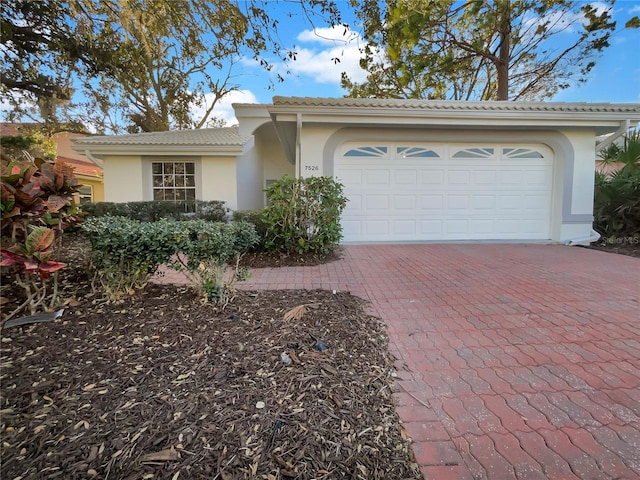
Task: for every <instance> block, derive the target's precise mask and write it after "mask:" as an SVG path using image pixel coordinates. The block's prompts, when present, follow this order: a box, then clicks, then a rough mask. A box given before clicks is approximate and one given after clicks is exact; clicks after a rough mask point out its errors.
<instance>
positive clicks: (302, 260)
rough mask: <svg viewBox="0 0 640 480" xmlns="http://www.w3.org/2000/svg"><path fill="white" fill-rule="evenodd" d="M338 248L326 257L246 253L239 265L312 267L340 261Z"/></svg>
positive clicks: (310, 254) (311, 254)
mask: <svg viewBox="0 0 640 480" xmlns="http://www.w3.org/2000/svg"><path fill="white" fill-rule="evenodd" d="M340 256H341V251H340V248H338V249H336V250H335V251H333V252H331V253H328V254H326V255H319V254H316V253H295V252H294V253H287V254H283V253H271V252H248V253H245V254H244V255H243V256H242V259H241V260H240V264H241V265H244V266H247V267H250V268H265V267H272V268H273V267H313V266H316V265H322V264H324V263H329V262H335V261H336V260H340Z"/></svg>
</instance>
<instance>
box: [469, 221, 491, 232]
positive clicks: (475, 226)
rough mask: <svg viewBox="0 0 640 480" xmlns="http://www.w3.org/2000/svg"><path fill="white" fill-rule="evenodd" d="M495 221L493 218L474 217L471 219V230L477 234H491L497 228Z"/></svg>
mask: <svg viewBox="0 0 640 480" xmlns="http://www.w3.org/2000/svg"><path fill="white" fill-rule="evenodd" d="M494 224H495V221H494V220H492V219H485V220H483V219H473V220H471V224H470V228H471V231H472V232H474V233H476V234H481V235H482V234H487V235H488V234H491V233H492V232H493V231H494V230H495V226H494Z"/></svg>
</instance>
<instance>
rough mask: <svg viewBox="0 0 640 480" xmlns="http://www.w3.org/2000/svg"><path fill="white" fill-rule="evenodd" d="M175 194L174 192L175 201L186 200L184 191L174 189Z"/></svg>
mask: <svg viewBox="0 0 640 480" xmlns="http://www.w3.org/2000/svg"><path fill="white" fill-rule="evenodd" d="M175 192H176V200H186V199H187V196H186V195H185V193H184V189H182V188H176V189H175Z"/></svg>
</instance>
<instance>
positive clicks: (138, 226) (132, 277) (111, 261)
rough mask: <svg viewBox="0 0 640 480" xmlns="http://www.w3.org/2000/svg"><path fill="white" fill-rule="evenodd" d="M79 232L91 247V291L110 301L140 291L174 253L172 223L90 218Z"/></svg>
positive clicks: (122, 218)
mask: <svg viewBox="0 0 640 480" xmlns="http://www.w3.org/2000/svg"><path fill="white" fill-rule="evenodd" d="M82 230H83V231H84V232H86V234H87V237H88V239H89V242H90V244H91V268H92V270H93V274H94V277H93V288H94V289H101V290H102V291H103V292H104V293H105V294H106V295H107V297H109V298H110V299H112V300H115V299H117V298H119V297H121V296H123V295H124V294H126V293H129V294H132V293H133V292H134V291H135V290H136V289H140V288H144V286H145V285H146V284H147V282H148V281H149V279H150V278H151V276H152V275H153V274H154V273H155V272H156V270H157V269H158V267H159V266H160V265H162V264H163V263H167V262H168V261H169V260H170V259H171V256H172V255H174V254H175V253H176V252H177V250H176V245H177V243H176V240H175V238H176V237H177V236H178V231H177V230H178V229H177V228H176V226H175V222H168V221H166V220H165V221H160V222H152V223H141V222H138V221H137V220H131V219H129V218H127V217H112V216H104V217H91V218H88V219H87V220H86V221H85V222H84V224H83V225H82Z"/></svg>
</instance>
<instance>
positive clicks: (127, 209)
mask: <svg viewBox="0 0 640 480" xmlns="http://www.w3.org/2000/svg"><path fill="white" fill-rule="evenodd" d="M82 208H83V209H84V210H85V211H86V212H87V213H88V214H89V215H90V216H95V217H100V216H104V215H110V216H114V217H116V216H122V217H128V218H130V219H132V220H137V221H139V222H157V221H158V220H161V219H167V220H196V219H199V220H208V221H210V222H224V221H226V219H227V213H228V209H227V208H226V207H225V205H224V202H222V201H219V200H212V201H203V200H196V201H195V202H169V201H164V200H162V201H160V200H152V201H144V202H124V203H113V202H98V203H89V204H86V205H83V206H82Z"/></svg>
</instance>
